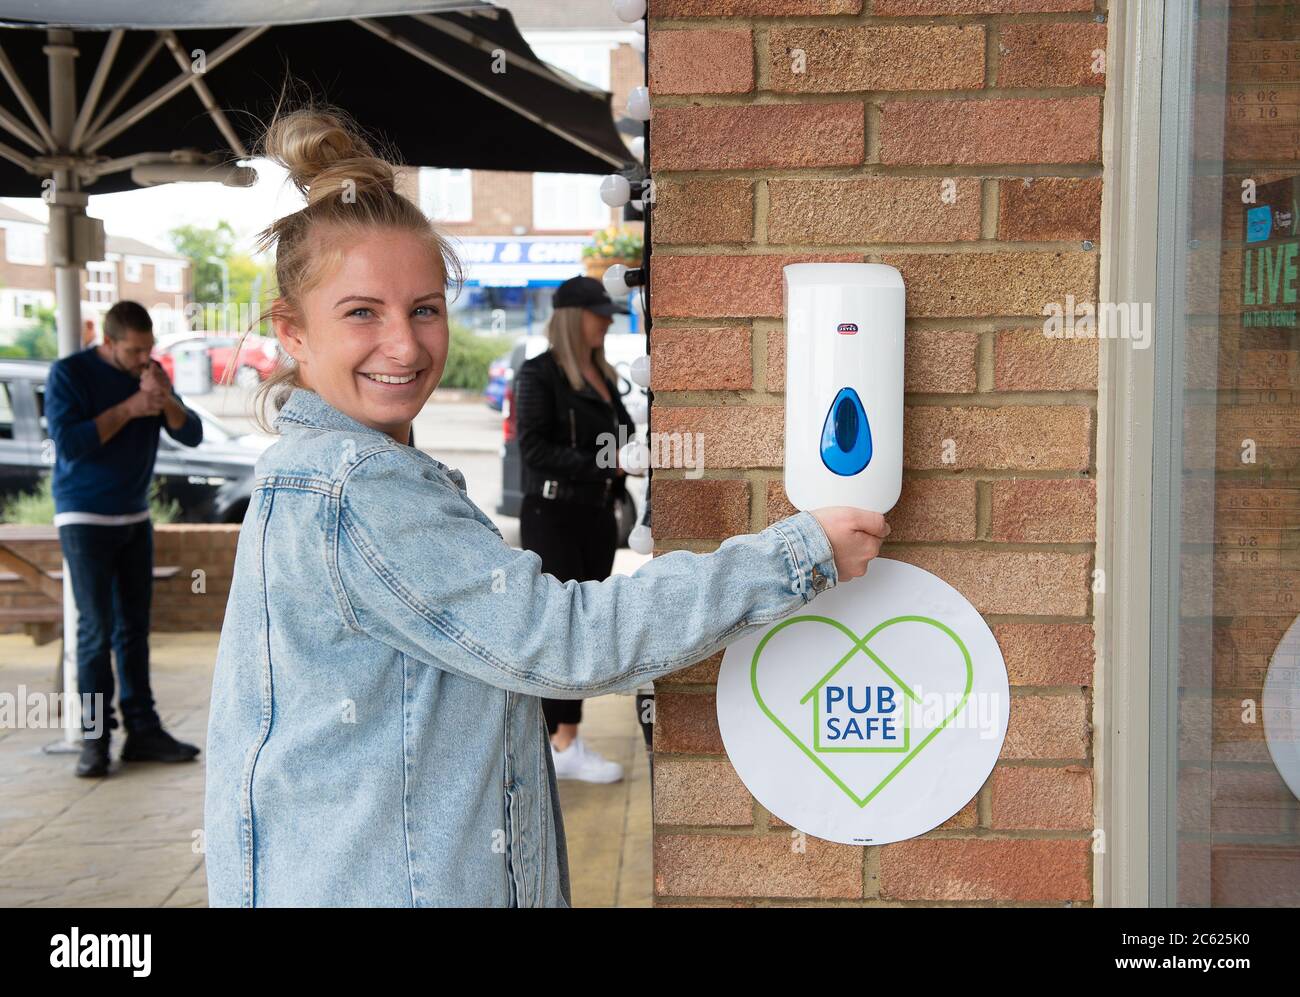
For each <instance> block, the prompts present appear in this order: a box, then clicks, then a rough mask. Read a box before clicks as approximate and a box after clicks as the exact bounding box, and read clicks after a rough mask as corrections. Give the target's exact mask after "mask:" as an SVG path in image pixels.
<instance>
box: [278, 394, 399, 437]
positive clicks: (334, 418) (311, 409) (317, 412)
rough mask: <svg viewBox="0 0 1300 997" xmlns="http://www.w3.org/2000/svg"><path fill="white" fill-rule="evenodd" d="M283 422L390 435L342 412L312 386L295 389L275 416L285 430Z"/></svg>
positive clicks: (314, 427) (279, 427) (316, 427)
mask: <svg viewBox="0 0 1300 997" xmlns="http://www.w3.org/2000/svg"><path fill="white" fill-rule="evenodd" d="M281 423H285V424H291V425H295V426H308V427H310V428H312V429H341V430H343V431H345V432H349V433H370V434H372V435H374V436H387V435H388V434H387V433H382V432H380V431H379V430H378V429H371V428H370V427H369V426H367V425H365V423H361V422H358V421H357V420H356V419H354V418H352V416H350V415H345V414H344V413H343V412H340V411H339V410H338V409H336V408H335V407H334V406H333V405H331V404H330V403H329V402H327V401H326V400H325V399H324V398H322V397H321V396H320V395H318V394H316V392H314V391H312V390H311V389H310V388H294V389H293V392H292V393H291V394H290V395H289V399H288V401H286V402H285V403H284V405H282V406H281V407H280V412H279V414H278V415H276V417H275V422H274V425H275V428H276V429H279V430H280V431H281V432H283V431H284V429H283V427H282V426H281Z"/></svg>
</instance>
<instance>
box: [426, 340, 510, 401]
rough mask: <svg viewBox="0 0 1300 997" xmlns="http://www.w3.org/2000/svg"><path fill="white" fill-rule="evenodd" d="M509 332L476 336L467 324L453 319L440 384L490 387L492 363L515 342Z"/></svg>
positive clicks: (474, 387) (473, 387) (479, 389)
mask: <svg viewBox="0 0 1300 997" xmlns="http://www.w3.org/2000/svg"><path fill="white" fill-rule="evenodd" d="M513 343H514V340H513V339H511V338H510V337H508V336H476V335H474V333H472V332H470V331H469V330H468V329H466V328H465V327H464V326H462V325H459V324H458V323H453V324H452V326H451V343H450V347H449V349H448V353H447V366H446V369H445V370H444V371H443V373H442V380H441V381H439V382H438V383H439V385H440V386H442V387H444V388H469V389H470V390H472V391H482V390H483V389H484V388H486V387H487V382H488V365H489V364H491V363H492V361H493V360H495V359H496V358H497V357H499V356H501V355H502V354H503V353H505V352H506V351H507V350H509V349H510V347H511V345H513Z"/></svg>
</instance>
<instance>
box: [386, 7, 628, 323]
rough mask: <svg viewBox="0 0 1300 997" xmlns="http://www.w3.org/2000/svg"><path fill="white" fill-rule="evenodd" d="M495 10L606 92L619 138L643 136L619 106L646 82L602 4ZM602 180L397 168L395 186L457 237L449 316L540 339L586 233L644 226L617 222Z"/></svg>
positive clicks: (544, 53)
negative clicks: (458, 259) (459, 281)
mask: <svg viewBox="0 0 1300 997" xmlns="http://www.w3.org/2000/svg"><path fill="white" fill-rule="evenodd" d="M497 6H500V7H504V8H506V9H508V10H509V11H510V12H511V15H512V16H513V17H514V20H515V24H516V25H517V26H518V28H519V31H520V33H521V34H522V35H523V36H524V39H525V40H526V41H527V42H528V44H529V46H530V47H531V48H532V49H533V51H534V52H535V53H536V54H537V56H538V58H540V59H542V60H543V61H545V62H547V63H549V64H551V65H553V66H555V67H558V68H559V69H561V70H563V71H564V72H566V73H568V74H570V75H571V76H573V77H576V78H577V79H579V80H581V81H583V82H584V83H588V84H591V85H593V86H596V87H599V88H600V89H601V90H605V91H608V92H609V93H610V94H611V99H610V108H611V111H612V113H613V116H614V119H615V122H616V124H617V125H618V127H619V131H620V133H621V134H622V135H624V138H625V140H626V139H630V138H631V137H632V136H634V135H639V134H641V130H642V126H641V122H638V121H632V120H631V119H629V118H627V117H626V115H625V111H624V109H625V107H626V105H627V98H628V93H629V92H630V91H631V89H632V88H633V87H635V86H640V85H642V84H643V83H644V82H645V70H644V65H643V56H642V54H641V52H640V51H638V50H637V49H636V48H634V47H633V45H632V44H631V42H632V39H633V38H635V37H636V34H635V32H634V31H633V29H632V26H631V25H629V24H626V23H625V22H623V21H621V20H619V19H618V18H617V17H616V16H615V15H614V13H613V11H612V9H611V8H610V4H609V2H608V0H566V2H557V0H518V2H515V0H505V2H502V3H499V4H497ZM629 158H631V157H629ZM602 179H604V178H603V177H602V176H600V175H599V174H586V173H528V172H521V171H511V170H469V169H439V168H434V167H421V168H419V169H414V170H405V171H402V173H401V174H400V176H399V179H398V185H399V189H400V190H401V191H402V193H404V194H406V196H407V197H409V198H410V199H411V200H412V201H414V202H415V203H416V204H418V205H420V207H421V208H422V209H423V210H424V212H425V213H426V214H428V215H429V216H430V217H431V218H433V219H435V220H436V221H437V222H438V223H439V224H440V225H441V227H442V230H443V231H444V232H446V233H447V234H449V235H450V236H452V238H453V239H455V240H456V244H457V246H458V248H459V250H460V252H461V255H462V257H463V259H464V261H465V262H466V264H467V270H468V280H467V282H466V288H465V290H464V291H463V292H462V293H461V295H460V297H459V298H458V299H457V300H455V301H454V302H452V304H451V306H450V307H451V309H452V313H453V315H454V316H455V317H456V318H458V319H459V320H460V321H461V322H463V323H464V324H466V325H468V326H470V327H471V328H476V329H480V330H487V329H493V330H495V331H498V332H511V333H514V332H530V333H541V332H543V331H544V329H545V322H546V319H547V318H549V316H550V313H551V305H550V298H551V295H552V294H553V293H554V291H555V288H556V287H557V286H558V285H559V284H561V283H563V282H564V281H565V280H567V279H568V278H569V277H573V276H577V275H578V274H581V273H582V272H583V258H582V249H583V247H584V246H587V245H589V244H590V243H591V234H592V232H595V231H598V230H601V229H605V228H608V227H610V226H620V227H623V228H626V229H627V230H629V231H631V232H637V233H639V232H641V231H642V229H643V223H642V222H641V221H640V220H639V219H628V220H624V218H623V211H622V209H619V208H611V207H609V206H608V205H606V204H605V203H604V202H603V201H601V199H600V183H601V180H602ZM494 313H496V315H495V318H494ZM502 319H504V324H503V322H502ZM636 325H637V320H636V319H635V318H634V319H632V320H630V321H629V319H627V318H623V317H620V318H618V319H617V321H616V323H615V326H614V328H613V331H614V332H616V333H617V332H623V331H628V330H629V329H633V330H634V331H640V330H639V329H636V328H635V327H636Z"/></svg>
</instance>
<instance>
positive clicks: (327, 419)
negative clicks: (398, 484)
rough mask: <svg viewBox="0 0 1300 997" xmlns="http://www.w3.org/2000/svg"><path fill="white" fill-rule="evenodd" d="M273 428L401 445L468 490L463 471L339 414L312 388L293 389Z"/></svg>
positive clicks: (281, 431) (460, 487)
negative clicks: (353, 435)
mask: <svg viewBox="0 0 1300 997" xmlns="http://www.w3.org/2000/svg"><path fill="white" fill-rule="evenodd" d="M273 425H274V426H275V428H276V429H277V430H278V431H279V432H280V433H282V434H283V433H284V432H285V430H287V429H290V428H292V427H294V426H304V427H306V428H308V429H323V430H330V431H335V432H344V433H360V434H364V435H367V436H372V437H374V438H375V441H376V442H384V443H388V444H390V445H392V446H394V447H397V446H400V447H402V449H403V450H406V451H409V452H410V453H412V454H415V455H417V456H418V457H419V458H420V459H421V460H425V461H428V462H429V463H431V464H433V466H434V467H436V468H438V470H440V471H442V472H443V473H444V474H446V475H447V476H448V477H449V478H451V480H452V482H453V483H454V484H455V485H456V487H457V488H459V489H460V490H461V491H464V490H465V478H464V476H463V475H462V474H461V473H460V471H458V470H456V469H454V468H452V467H448V466H447V465H446V464H444V463H443V462H442V461H440V460H437V459H436V458H434V457H431V456H430V455H429V454H427V453H425V452H424V451H423V450H419V449H417V448H416V447H409V446H405V445H404V444H399V443H397V442H396V441H395V440H394V439H393V438H392V437H391V436H389V435H388V434H387V433H385V432H383V431H382V430H378V429H372V428H371V427H370V426H367V425H366V424H365V423H363V422H358V421H357V420H356V419H354V418H352V416H350V415H347V414H346V413H344V412H340V411H339V410H338V409H336V408H335V407H334V406H333V405H331V404H330V403H329V402H327V401H326V400H325V399H324V398H322V397H321V396H320V395H318V394H317V393H316V392H314V391H312V390H311V389H310V388H294V389H293V392H292V393H291V394H290V395H289V398H288V399H287V400H286V401H285V403H284V405H282V406H281V407H280V411H279V413H278V414H277V415H276V417H275V419H274V421H273Z"/></svg>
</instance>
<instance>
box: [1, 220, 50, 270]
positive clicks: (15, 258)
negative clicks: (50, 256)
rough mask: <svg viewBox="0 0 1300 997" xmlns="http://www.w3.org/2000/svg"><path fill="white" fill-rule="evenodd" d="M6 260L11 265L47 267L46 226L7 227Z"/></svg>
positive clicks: (13, 225) (5, 231)
mask: <svg viewBox="0 0 1300 997" xmlns="http://www.w3.org/2000/svg"><path fill="white" fill-rule="evenodd" d="M4 233H5V259H6V260H8V261H9V262H10V263H26V264H29V265H31V266H37V267H43V266H45V226H44V225H23V224H21V223H19V224H11V225H6V226H5V230H4Z"/></svg>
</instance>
